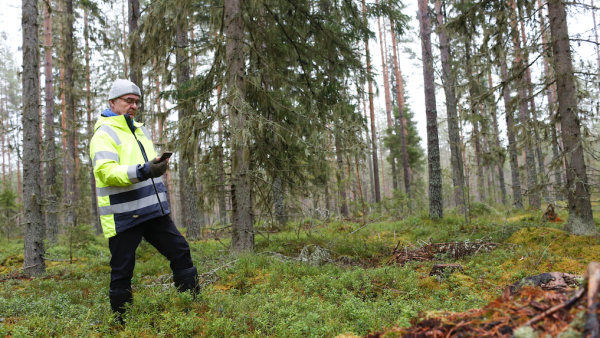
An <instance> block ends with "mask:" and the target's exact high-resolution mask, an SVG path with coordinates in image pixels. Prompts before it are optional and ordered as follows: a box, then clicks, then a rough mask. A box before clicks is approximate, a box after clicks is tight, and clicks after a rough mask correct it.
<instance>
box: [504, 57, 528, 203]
mask: <svg viewBox="0 0 600 338" xmlns="http://www.w3.org/2000/svg"><path fill="white" fill-rule="evenodd" d="M500 71H501V73H502V82H503V84H504V90H503V98H504V110H505V114H506V134H507V136H508V157H509V158H510V172H511V178H512V191H513V205H514V206H515V207H516V208H518V209H523V197H522V195H521V179H520V178H519V161H518V157H517V141H516V139H515V131H514V128H515V122H514V116H513V110H512V107H511V105H510V85H509V82H508V69H507V67H506V55H505V54H504V53H503V52H502V55H501V57H500Z"/></svg>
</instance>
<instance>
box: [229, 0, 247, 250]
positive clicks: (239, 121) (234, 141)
mask: <svg viewBox="0 0 600 338" xmlns="http://www.w3.org/2000/svg"><path fill="white" fill-rule="evenodd" d="M240 2H241V0H225V36H226V37H227V42H226V47H225V49H226V51H225V63H226V66H227V69H228V75H227V78H226V80H227V90H228V94H229V95H228V96H229V98H228V99H229V100H228V101H229V106H230V110H229V118H230V124H231V128H232V132H231V150H232V154H231V155H232V156H231V159H232V161H231V162H232V163H231V181H232V182H231V183H232V184H231V190H232V191H231V193H232V202H231V207H232V214H233V220H232V228H233V233H232V236H231V248H230V249H231V251H232V252H242V251H253V250H254V216H253V214H252V203H253V202H252V180H251V178H250V175H249V173H248V171H249V170H250V153H249V152H250V150H249V149H248V145H247V144H246V141H245V140H244V138H243V136H242V134H243V130H244V129H245V128H246V113H245V109H244V107H243V105H244V100H245V96H246V88H245V85H244V72H245V64H244V62H245V56H244V50H243V46H244V41H243V39H244V26H243V21H242V9H241V3H240Z"/></svg>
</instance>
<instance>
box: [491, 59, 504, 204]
mask: <svg viewBox="0 0 600 338" xmlns="http://www.w3.org/2000/svg"><path fill="white" fill-rule="evenodd" d="M490 64H491V62H490ZM488 85H489V88H490V90H491V89H492V88H494V86H493V83H492V72H491V71H490V72H488ZM491 99H492V100H491V101H492V102H493V103H492V105H491V106H492V107H491V110H492V111H491V114H492V124H493V126H494V143H495V145H496V151H497V152H498V161H497V162H496V166H497V168H498V180H499V181H500V182H499V184H500V193H501V195H502V196H501V197H502V204H504V205H506V186H505V182H504V157H505V156H504V152H503V151H502V147H501V146H500V130H499V128H498V116H497V111H496V104H495V102H496V98H495V95H494V94H492V97H491Z"/></svg>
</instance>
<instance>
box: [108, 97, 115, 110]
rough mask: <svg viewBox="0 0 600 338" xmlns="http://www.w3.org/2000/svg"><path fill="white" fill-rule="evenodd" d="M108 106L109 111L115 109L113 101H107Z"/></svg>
mask: <svg viewBox="0 0 600 338" xmlns="http://www.w3.org/2000/svg"><path fill="white" fill-rule="evenodd" d="M108 104H109V105H110V110H113V108H114V107H115V100H114V99H113V100H108Z"/></svg>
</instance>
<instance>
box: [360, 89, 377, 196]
mask: <svg viewBox="0 0 600 338" xmlns="http://www.w3.org/2000/svg"><path fill="white" fill-rule="evenodd" d="M364 89H365V88H364V85H361V93H363V94H362V102H363V112H364V114H365V120H368V117H367V102H366V100H365V95H364V92H365V90H364ZM365 129H366V135H365V141H366V143H367V146H370V145H371V142H370V141H369V124H368V123H367V124H366V125H365ZM369 151H373V149H372V147H369ZM365 161H366V162H367V164H368V167H369V182H370V183H371V184H370V185H371V189H370V190H371V203H374V202H375V183H374V181H373V161H371V160H370V159H369V160H365Z"/></svg>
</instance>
